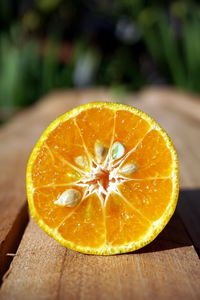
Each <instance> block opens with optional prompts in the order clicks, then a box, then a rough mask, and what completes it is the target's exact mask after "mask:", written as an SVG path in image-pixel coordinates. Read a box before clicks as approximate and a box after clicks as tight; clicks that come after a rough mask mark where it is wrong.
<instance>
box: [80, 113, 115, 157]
mask: <svg viewBox="0 0 200 300" xmlns="http://www.w3.org/2000/svg"><path fill="white" fill-rule="evenodd" d="M76 122H77V125H78V126H79V128H80V132H81V135H82V137H83V141H84V144H85V146H86V148H87V150H88V151H89V153H90V154H91V155H92V156H93V158H95V157H96V151H95V144H96V145H98V144H99V145H103V146H104V147H105V149H108V148H109V147H110V143H111V141H112V137H113V129H114V122H115V112H113V111H112V110H111V109H107V108H102V107H98V108H92V109H88V110H87V111H83V112H81V113H80V114H79V115H78V116H77V117H76Z"/></svg>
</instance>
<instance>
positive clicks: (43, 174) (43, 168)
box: [32, 145, 80, 187]
mask: <svg viewBox="0 0 200 300" xmlns="http://www.w3.org/2000/svg"><path fill="white" fill-rule="evenodd" d="M79 178H80V173H79V170H78V169H75V168H73V166H70V165H68V164H67V163H66V162H65V161H64V160H63V159H62V157H61V158H60V159H59V158H58V157H56V155H55V154H54V153H53V151H52V150H50V148H49V147H48V146H47V145H44V146H41V148H40V152H39V153H38V156H37V157H36V159H35V163H34V165H33V169H32V180H33V185H34V187H39V186H44V185H48V184H51V185H52V184H56V183H59V184H62V183H63V184H66V183H69V182H70V183H71V182H73V181H76V180H78V179H79Z"/></svg>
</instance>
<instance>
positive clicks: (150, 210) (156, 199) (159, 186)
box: [119, 179, 173, 221]
mask: <svg viewBox="0 0 200 300" xmlns="http://www.w3.org/2000/svg"><path fill="white" fill-rule="evenodd" d="M172 188H173V187H172V181H171V180H170V179H151V180H137V179H136V180H133V181H126V182H124V183H122V184H121V185H120V186H119V190H120V191H121V193H122V194H123V196H124V197H125V198H127V199H128V201H129V202H130V203H131V204H132V205H133V206H134V207H137V209H138V210H139V211H140V212H141V213H142V214H143V215H144V216H145V217H146V218H148V219H149V220H151V221H156V220H157V219H159V218H160V216H162V214H163V213H164V211H165V210H166V208H167V206H168V204H169V202H170V198H171V194H172Z"/></svg>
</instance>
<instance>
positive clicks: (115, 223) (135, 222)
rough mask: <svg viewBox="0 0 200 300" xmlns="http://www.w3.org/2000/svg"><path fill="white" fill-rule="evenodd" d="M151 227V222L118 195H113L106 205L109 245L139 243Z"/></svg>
mask: <svg viewBox="0 0 200 300" xmlns="http://www.w3.org/2000/svg"><path fill="white" fill-rule="evenodd" d="M149 227H150V222H148V220H146V219H145V218H144V217H143V216H142V215H140V214H139V213H138V212H137V210H136V209H135V208H134V207H133V206H132V205H131V204H128V203H127V202H125V200H124V199H123V198H122V197H120V196H119V195H117V194H111V195H110V196H109V198H108V202H107V205H106V228H107V243H108V244H111V245H113V246H117V245H118V246H120V245H126V244H128V243H130V242H133V241H134V242H136V241H138V240H139V239H140V238H141V237H142V236H144V235H145V233H146V232H147V231H148V229H149Z"/></svg>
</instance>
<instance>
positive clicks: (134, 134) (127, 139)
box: [115, 110, 150, 152]
mask: <svg viewBox="0 0 200 300" xmlns="http://www.w3.org/2000/svg"><path fill="white" fill-rule="evenodd" d="M149 128H150V124H149V123H148V122H147V121H145V120H144V119H142V118H141V117H139V116H137V115H135V114H133V113H131V112H129V111H124V110H119V111H117V112H116V125H115V140H117V141H120V142H121V143H122V144H123V145H124V146H125V148H126V152H128V151H130V150H131V149H133V148H134V147H135V146H136V145H137V144H138V142H139V141H140V140H142V138H143V137H144V135H145V133H146V132H147V131H148V130H149Z"/></svg>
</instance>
